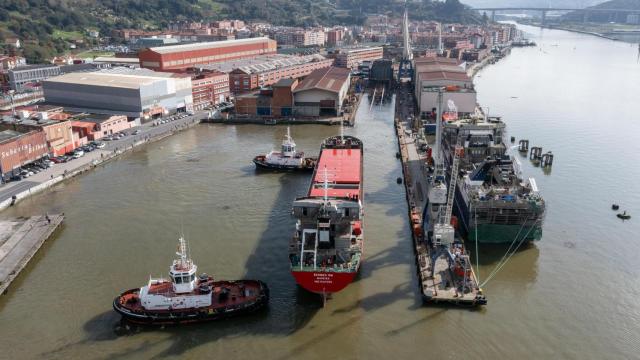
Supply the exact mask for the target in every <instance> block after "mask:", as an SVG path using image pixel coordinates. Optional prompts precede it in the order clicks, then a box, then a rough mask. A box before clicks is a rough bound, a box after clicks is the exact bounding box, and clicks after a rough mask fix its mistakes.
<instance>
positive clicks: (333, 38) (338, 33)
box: [326, 28, 345, 46]
mask: <svg viewBox="0 0 640 360" xmlns="http://www.w3.org/2000/svg"><path fill="white" fill-rule="evenodd" d="M326 35H327V46H342V41H343V38H344V35H345V31H344V29H343V28H334V29H331V30H329V31H327V34H326Z"/></svg>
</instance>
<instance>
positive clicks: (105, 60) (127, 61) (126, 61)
mask: <svg viewBox="0 0 640 360" xmlns="http://www.w3.org/2000/svg"><path fill="white" fill-rule="evenodd" d="M93 62H94V63H120V64H132V65H138V64H139V63H140V59H138V58H137V57H136V58H119V57H112V56H98V57H97V58H95V59H93Z"/></svg>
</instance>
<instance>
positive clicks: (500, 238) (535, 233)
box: [468, 224, 542, 244]
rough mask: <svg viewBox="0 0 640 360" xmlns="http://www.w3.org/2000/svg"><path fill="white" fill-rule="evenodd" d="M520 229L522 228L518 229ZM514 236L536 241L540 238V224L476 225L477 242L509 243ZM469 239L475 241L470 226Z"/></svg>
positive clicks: (473, 231) (474, 231)
mask: <svg viewBox="0 0 640 360" xmlns="http://www.w3.org/2000/svg"><path fill="white" fill-rule="evenodd" d="M520 229H522V230H520ZM516 236H517V237H518V239H519V240H520V239H522V238H523V237H525V242H528V241H538V240H540V239H541V238H542V227H541V226H539V225H538V226H533V227H532V226H525V227H522V226H521V225H499V224H482V225H478V231H477V238H478V243H490V244H504V243H511V242H512V241H513V240H514V239H515V238H516ZM468 238H469V241H471V242H475V241H476V229H475V228H472V229H471V230H470V231H469V234H468Z"/></svg>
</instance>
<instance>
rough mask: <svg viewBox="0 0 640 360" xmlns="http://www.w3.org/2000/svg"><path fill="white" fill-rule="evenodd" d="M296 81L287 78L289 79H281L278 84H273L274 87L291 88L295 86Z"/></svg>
mask: <svg viewBox="0 0 640 360" xmlns="http://www.w3.org/2000/svg"><path fill="white" fill-rule="evenodd" d="M295 81H296V80H295V79H291V78H287V79H280V80H278V82H277V83H275V84H273V85H272V86H273V87H291V85H293V83H294V82H295Z"/></svg>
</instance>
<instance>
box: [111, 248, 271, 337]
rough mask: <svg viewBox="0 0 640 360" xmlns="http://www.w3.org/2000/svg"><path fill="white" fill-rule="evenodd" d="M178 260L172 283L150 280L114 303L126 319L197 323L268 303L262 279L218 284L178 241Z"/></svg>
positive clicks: (152, 322)
mask: <svg viewBox="0 0 640 360" xmlns="http://www.w3.org/2000/svg"><path fill="white" fill-rule="evenodd" d="M179 243H180V246H179V251H178V252H177V253H176V254H177V255H178V256H179V258H178V259H176V260H174V261H173V264H172V265H171V267H170V268H169V280H167V279H149V283H148V284H147V285H146V286H143V287H141V288H136V289H131V290H128V291H125V292H124V293H122V294H121V295H120V296H118V297H116V298H115V299H114V300H113V308H114V310H115V311H116V312H118V313H119V314H120V315H122V317H123V319H126V320H127V321H130V322H132V323H136V324H149V325H170V324H183V323H196V322H204V321H210V320H216V319H220V318H226V317H230V316H235V315H239V314H244V313H249V312H253V311H256V310H258V309H260V308H262V307H264V306H266V305H267V303H268V302H269V289H268V287H267V285H266V284H265V283H263V282H262V281H259V280H238V281H224V280H223V281H215V280H214V279H213V277H211V276H209V275H207V274H202V275H200V276H196V271H197V266H196V265H195V264H194V263H193V261H192V260H191V259H190V258H189V256H188V251H187V246H186V243H185V240H184V238H182V237H181V238H180V239H179Z"/></svg>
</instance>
